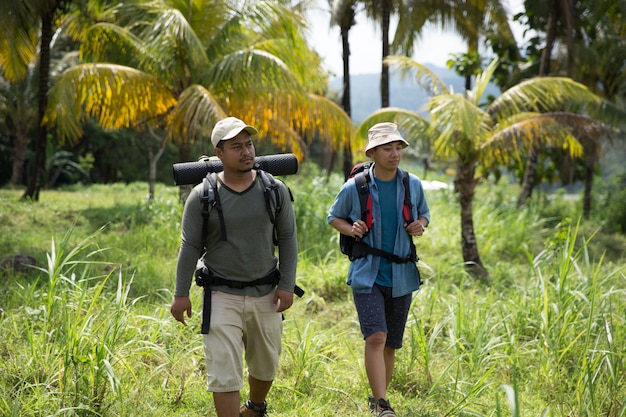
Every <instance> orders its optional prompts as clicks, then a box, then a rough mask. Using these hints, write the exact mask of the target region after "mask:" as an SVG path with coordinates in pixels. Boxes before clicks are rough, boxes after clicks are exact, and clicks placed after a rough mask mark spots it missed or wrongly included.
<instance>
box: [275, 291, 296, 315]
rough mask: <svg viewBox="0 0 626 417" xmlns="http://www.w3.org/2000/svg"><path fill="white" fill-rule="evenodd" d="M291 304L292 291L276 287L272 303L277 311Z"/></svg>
mask: <svg viewBox="0 0 626 417" xmlns="http://www.w3.org/2000/svg"><path fill="white" fill-rule="evenodd" d="M292 304H293V293H292V292H289V291H285V290H281V289H278V288H277V289H276V292H275V293H274V305H275V306H276V311H277V312H278V313H280V312H283V311H285V310H287V309H288V308H289V307H291V306H292Z"/></svg>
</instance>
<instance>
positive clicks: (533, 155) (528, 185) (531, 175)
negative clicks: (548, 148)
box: [517, 148, 539, 207]
mask: <svg viewBox="0 0 626 417" xmlns="http://www.w3.org/2000/svg"><path fill="white" fill-rule="evenodd" d="M538 160H539V158H538V157H537V152H536V151H535V149H534V148H532V149H530V152H529V153H528V159H527V160H526V168H525V169H524V179H523V180H522V189H521V190H520V193H519V196H518V197H517V207H521V206H523V205H524V204H526V201H528V199H529V198H530V196H531V195H532V193H533V188H535V181H536V177H537V163H538Z"/></svg>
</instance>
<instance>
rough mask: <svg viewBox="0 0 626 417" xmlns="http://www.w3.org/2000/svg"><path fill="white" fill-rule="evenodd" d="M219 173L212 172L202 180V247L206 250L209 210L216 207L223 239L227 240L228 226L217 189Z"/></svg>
mask: <svg viewBox="0 0 626 417" xmlns="http://www.w3.org/2000/svg"><path fill="white" fill-rule="evenodd" d="M216 176H217V174H215V173H214V172H210V173H208V174H207V176H206V177H204V179H203V180H202V196H201V197H200V202H201V204H202V247H203V248H204V250H206V243H207V242H206V235H207V232H208V228H209V212H210V211H211V208H212V207H215V209H216V210H217V214H218V216H219V218H220V228H221V233H222V240H226V226H225V224H224V213H222V203H221V202H220V195H219V193H218V191H217V178H216Z"/></svg>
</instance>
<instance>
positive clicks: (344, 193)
mask: <svg viewBox="0 0 626 417" xmlns="http://www.w3.org/2000/svg"><path fill="white" fill-rule="evenodd" d="M368 174H369V176H370V181H368V182H367V183H368V186H369V191H370V195H371V198H372V216H373V219H374V220H375V221H374V224H373V225H372V229H370V231H369V233H368V234H367V235H366V236H365V237H364V239H363V241H364V242H365V243H367V244H368V245H370V246H371V247H375V248H380V247H381V246H382V221H381V217H380V212H381V211H380V204H379V198H378V189H377V187H376V181H374V169H373V166H372V168H371V169H369V172H368ZM396 184H397V185H396V190H397V191H396V198H397V207H399V208H401V207H402V206H403V205H404V185H403V183H402V173H401V171H400V170H398V173H397V175H396ZM409 186H410V187H411V199H412V200H413V213H412V217H413V218H414V219H417V218H418V217H425V218H426V219H428V222H429V223H430V210H429V208H428V203H427V202H426V197H425V195H424V188H423V187H422V182H421V181H420V179H419V178H418V177H417V176H415V175H413V174H409ZM397 216H398V228H397V230H396V242H395V244H394V250H393V252H394V253H395V254H396V255H398V256H402V257H404V256H407V255H408V254H409V253H410V242H411V239H412V237H411V236H410V235H409V234H408V233H407V232H406V230H404V222H405V220H404V218H403V216H402V210H400V209H399V210H398V213H397ZM336 218H341V219H348V218H350V219H352V220H357V219H360V218H361V204H360V202H359V195H358V192H357V189H356V185H355V183H354V178H350V179H349V180H348V181H346V183H345V184H344V185H343V186H342V187H341V190H339V193H338V194H337V197H336V198H335V201H334V203H333V205H332V206H331V207H330V210H329V212H328V217H327V221H328V223H330V222H332V221H333V220H334V219H336ZM379 265H380V257H378V256H375V255H371V254H368V255H367V256H365V257H363V258H358V259H355V260H354V261H352V262H351V263H350V268H349V269H348V278H347V284H348V285H350V287H351V288H352V289H353V290H354V291H355V292H357V293H369V292H371V290H372V286H373V285H374V281H376V275H377V274H378V268H379ZM392 274H393V277H392V295H393V297H401V296H403V295H406V294H409V293H411V292H413V291H415V290H417V289H418V288H419V285H420V279H419V272H418V270H417V265H416V264H415V263H414V262H407V263H395V262H393V263H392Z"/></svg>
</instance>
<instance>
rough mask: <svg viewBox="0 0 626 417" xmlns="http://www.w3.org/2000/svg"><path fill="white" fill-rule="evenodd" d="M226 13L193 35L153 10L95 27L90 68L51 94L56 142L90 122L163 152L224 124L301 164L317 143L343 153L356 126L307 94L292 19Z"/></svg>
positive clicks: (305, 66)
mask: <svg viewBox="0 0 626 417" xmlns="http://www.w3.org/2000/svg"><path fill="white" fill-rule="evenodd" d="M225 4H226V3H224V7H223V8H220V7H217V5H216V4H214V3H212V5H213V6H212V8H211V9H210V11H211V16H212V17H211V19H209V20H207V21H205V22H204V26H203V28H202V30H201V31H200V32H198V34H197V33H196V31H194V30H193V28H192V27H191V26H190V24H189V22H188V21H187V20H186V19H185V18H184V16H183V14H182V13H181V12H180V11H179V10H177V9H173V8H171V7H169V6H167V5H166V4H165V3H160V2H158V1H157V2H151V3H149V4H144V5H137V6H136V7H138V9H133V10H132V11H134V12H135V13H137V12H139V13H141V16H143V17H144V18H143V19H142V20H141V22H143V24H129V25H128V26H119V25H115V24H111V23H100V24H97V25H95V26H94V27H92V28H91V29H90V31H89V32H88V33H87V35H86V36H85V39H84V42H83V44H82V46H81V53H82V56H83V58H84V59H86V60H89V61H93V62H92V63H85V64H81V65H78V66H75V67H73V68H71V69H69V70H67V71H66V72H65V73H64V74H63V75H62V76H61V77H59V79H58V81H57V83H56V84H55V85H54V86H53V89H52V91H51V105H50V109H49V113H48V119H47V120H48V121H49V123H51V124H53V125H55V126H56V131H57V133H58V135H59V137H60V138H61V139H69V140H71V139H73V138H77V137H79V136H80V135H81V133H82V127H81V124H82V122H83V121H84V120H85V119H86V118H88V117H94V118H95V119H96V121H97V122H98V124H99V125H100V126H102V127H104V128H108V129H119V128H123V127H133V128H136V129H141V130H144V131H146V132H148V134H149V135H151V136H153V137H154V136H155V135H158V137H159V140H160V141H161V143H163V144H164V143H165V141H167V140H173V141H175V142H178V143H185V142H190V141H194V140H198V139H201V138H203V137H207V136H208V134H209V132H210V129H211V126H212V125H213V124H214V123H215V122H216V121H217V120H218V119H220V118H222V117H224V116H225V115H227V114H230V115H235V116H238V117H240V118H242V119H244V120H246V121H247V122H249V123H253V124H255V125H256V126H257V128H259V130H260V132H261V138H262V139H267V140H270V141H271V142H272V143H274V144H275V145H277V146H279V147H281V148H283V149H286V150H290V151H292V152H294V153H296V154H297V155H298V156H299V157H300V158H301V159H304V158H306V156H307V142H306V141H307V140H311V139H312V138H313V137H314V136H315V135H316V134H319V135H320V137H321V138H322V139H323V140H326V141H327V142H328V143H330V144H331V145H332V146H333V147H334V148H335V149H340V148H341V146H342V145H343V143H344V138H346V137H350V136H351V135H352V130H353V125H352V122H351V121H350V119H349V117H348V116H347V115H346V114H345V113H344V112H343V111H342V110H341V109H340V108H339V107H338V106H337V105H335V104H334V103H332V102H330V101H329V100H325V99H323V97H321V96H317V95H315V94H312V93H309V92H308V91H311V90H315V89H318V88H319V87H320V85H321V80H319V79H317V78H316V76H318V74H319V72H317V71H316V68H319V61H318V62H317V66H314V65H313V64H314V63H315V60H314V58H313V55H312V52H310V51H309V50H308V49H306V48H305V45H306V43H305V41H304V38H303V37H302V36H299V34H298V32H297V30H299V28H300V26H299V21H298V16H297V15H295V16H294V14H293V12H291V11H289V10H287V9H286V8H285V7H282V6H280V5H279V4H277V3H271V2H263V3H261V2H259V3H254V4H251V5H250V7H248V8H247V9H245V10H233V9H230V8H227V7H226V6H225ZM201 10H205V9H201ZM128 12H129V11H128V10H126V11H125V13H128ZM205 12H206V11H205ZM121 15H122V16H129V17H128V18H127V19H128V21H129V22H134V21H135V20H136V19H133V18H132V14H129V15H125V14H124V13H121ZM119 21H120V22H122V23H124V21H125V20H124V17H122V18H121V20H119ZM209 24H215V26H214V27H212V28H208V27H207V26H208V25H209ZM200 37H202V40H201V38H200ZM279 55H280V56H281V57H282V58H283V59H280V58H278V56H279ZM107 60H108V62H116V64H111V63H104V62H105V61H107ZM157 157H158V153H157V154H155V155H154V157H153V158H152V165H154V164H155V163H156V162H155V159H157ZM151 177H152V176H151ZM151 180H152V178H151Z"/></svg>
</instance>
